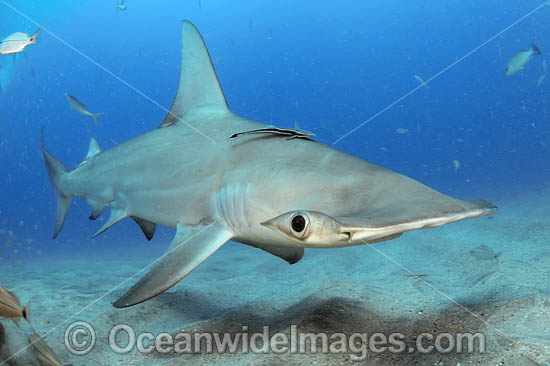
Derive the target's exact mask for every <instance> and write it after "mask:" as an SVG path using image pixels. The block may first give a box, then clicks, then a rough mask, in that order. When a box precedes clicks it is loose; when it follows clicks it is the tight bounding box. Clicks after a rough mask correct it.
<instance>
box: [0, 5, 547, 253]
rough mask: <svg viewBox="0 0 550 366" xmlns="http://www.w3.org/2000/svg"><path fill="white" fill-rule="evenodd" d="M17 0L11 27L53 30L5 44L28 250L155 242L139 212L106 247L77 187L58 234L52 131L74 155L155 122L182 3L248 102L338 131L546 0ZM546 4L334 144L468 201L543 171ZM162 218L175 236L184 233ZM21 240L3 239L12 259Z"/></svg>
mask: <svg viewBox="0 0 550 366" xmlns="http://www.w3.org/2000/svg"><path fill="white" fill-rule="evenodd" d="M8 3H9V6H8V5H6V4H5V3H1V4H0V12H1V14H2V23H1V25H0V32H1V34H2V35H3V36H6V35H8V34H10V33H12V32H14V31H24V32H28V33H33V32H34V31H35V30H36V28H37V27H38V26H37V24H40V25H41V26H42V27H43V28H44V30H43V31H42V33H41V34H40V35H39V37H38V42H37V44H36V45H33V46H29V47H27V48H26V50H25V51H24V54H25V56H23V55H22V54H18V55H17V59H16V61H15V63H14V62H13V59H12V57H11V56H2V57H1V58H0V64H1V65H2V68H1V70H0V85H1V87H2V95H1V97H0V108H1V111H2V113H1V115H0V116H1V120H0V164H1V167H2V173H3V174H2V175H1V178H0V180H1V185H2V195H1V197H2V198H1V204H0V210H1V213H0V228H2V229H3V230H6V231H12V232H13V235H14V236H15V238H17V239H16V240H17V241H18V242H23V241H26V242H27V243H28V244H29V246H30V247H31V249H29V252H30V254H28V255H30V256H31V257H32V255H34V254H33V253H36V250H38V249H40V250H41V252H42V253H43V255H47V254H48V253H56V252H61V253H65V252H67V250H70V251H71V255H75V254H76V255H77V253H79V251H82V252H83V253H88V252H93V251H94V250H101V249H104V248H111V247H112V246H113V245H120V246H124V245H129V244H128V242H129V241H131V240H128V237H129V235H135V240H134V241H135V242H136V243H139V244H140V245H141V243H140V241H141V240H143V238H141V237H139V236H138V235H140V234H139V233H138V231H137V228H136V227H134V226H135V225H134V224H133V223H131V222H129V223H126V222H125V223H121V224H118V225H117V226H115V227H114V228H112V229H110V230H109V232H107V233H106V234H104V238H101V237H100V238H98V239H97V240H95V242H94V244H93V246H92V244H91V243H90V239H89V235H90V234H91V233H93V232H94V231H95V230H96V226H97V225H98V224H97V223H90V222H88V220H87V219H86V217H87V216H88V215H89V209H88V207H87V205H86V204H85V203H84V202H83V201H82V200H81V199H79V198H76V199H75V200H74V202H73V204H72V206H71V208H70V210H69V214H68V217H67V220H66V222H65V226H64V228H63V231H62V234H61V235H60V237H59V239H58V240H57V242H53V241H49V240H48V238H49V237H50V235H51V232H52V227H53V222H54V216H55V199H54V196H53V193H52V191H51V188H50V184H49V181H48V178H47V174H46V171H45V168H44V166H43V162H42V158H41V155H40V149H39V143H38V136H39V129H40V127H41V126H44V127H45V141H46V145H47V146H48V148H49V149H50V150H51V151H52V153H53V154H54V155H55V156H56V157H57V158H58V159H59V160H60V161H62V162H63V163H64V164H65V165H66V166H67V167H69V168H73V167H75V166H76V165H77V164H78V163H79V162H80V161H81V160H82V158H83V157H84V155H85V154H86V151H87V147H88V141H89V139H90V137H92V136H93V137H95V138H96V139H97V140H98V141H99V143H100V146H101V147H102V148H103V149H107V148H109V147H111V146H113V145H115V144H117V143H120V142H122V141H125V140H127V139H129V138H131V137H133V136H136V135H139V134H141V133H143V132H145V131H148V130H151V129H153V128H155V127H156V126H157V125H158V124H159V122H160V121H161V120H162V119H163V118H164V116H165V114H166V111H165V110H164V109H165V108H169V106H170V105H171V102H172V99H173V96H174V93H175V89H176V86H177V77H178V70H179V54H180V24H181V20H182V19H189V20H191V21H193V22H194V23H195V24H196V25H197V27H198V28H199V30H200V31H201V33H202V35H203V36H204V38H205V41H206V43H207V46H208V48H209V51H210V54H211V57H212V60H213V63H214V66H215V68H216V71H217V73H218V77H219V79H220V82H221V85H222V88H223V90H224V92H225V95H226V98H227V100H228V103H229V106H230V108H231V109H232V110H233V111H234V112H235V113H237V114H239V115H241V116H243V117H246V118H250V119H254V120H259V121H264V122H267V123H270V122H273V123H275V124H277V125H279V126H284V127H292V126H293V124H294V121H298V122H299V124H300V126H301V127H302V128H304V129H306V130H310V131H313V132H315V133H316V138H317V139H318V140H319V141H321V142H323V143H326V144H333V143H334V141H336V140H338V139H339V138H340V137H342V136H343V135H345V134H346V133H348V132H349V131H350V130H352V129H354V128H355V127H356V126H358V125H359V124H361V123H362V122H364V121H366V120H368V119H369V118H371V116H373V115H374V114H375V113H377V112H379V111H381V110H382V109H384V108H385V107H387V106H388V105H391V104H392V103H393V102H395V101H396V100H397V99H399V98H400V97H402V96H403V95H405V94H406V93H408V92H409V91H411V90H412V89H414V88H416V87H417V86H418V85H419V84H418V81H417V80H416V79H415V75H418V76H420V77H421V78H422V79H424V80H428V79H429V78H430V77H431V76H434V75H436V74H438V73H439V72H441V71H442V70H444V69H445V68H447V67H448V66H449V65H452V64H453V63H454V62H455V61H457V60H461V58H462V57H463V56H465V55H466V54H468V53H469V52H470V51H472V50H474V49H476V48H477V47H478V46H480V45H482V44H483V43H484V42H486V41H487V40H489V39H491V37H493V36H495V35H496V34H498V33H499V32H502V31H503V30H505V29H506V28H507V27H509V26H510V25H511V24H513V23H514V22H515V21H517V20H518V19H520V18H521V17H522V16H523V15H525V14H527V13H528V12H529V11H531V10H533V9H534V8H535V7H536V6H538V5H540V4H541V2H540V1H524V2H520V3H518V2H505V3H502V2H501V1H498V2H497V1H484V2H477V1H445V2H441V1H426V2H423V3H422V4H417V3H411V4H406V3H404V2H387V1H370V2H362V1H343V2H339V3H338V4H336V3H332V2H317V1H303V2H300V3H299V4H297V3H296V2H293V1H277V2H257V1H240V2H238V4H232V5H230V4H229V3H225V2H214V1H208V0H201V1H200V2H199V1H188V2H176V1H173V2H163V3H155V4H153V3H151V2H148V1H139V0H136V1H128V2H127V4H128V9H127V11H125V12H118V13H117V12H116V11H115V9H114V4H113V3H111V2H109V1H84V2H78V3H76V2H71V1H58V2H55V3H54V4H50V3H47V4H46V3H36V2H8ZM14 9H16V10H14ZM548 12H550V7H547V6H543V7H541V8H540V10H538V11H537V12H535V13H534V14H532V15H530V16H528V17H527V18H525V19H524V20H522V21H521V22H519V23H518V24H516V25H514V26H513V27H511V28H510V29H508V30H506V31H505V32H503V33H502V34H500V35H499V36H497V37H496V38H495V39H493V40H492V41H490V42H489V43H487V44H485V45H484V46H483V47H481V48H479V49H478V50H477V51H476V52H474V53H473V54H471V55H470V56H468V57H466V58H464V59H463V60H461V61H460V62H458V63H457V64H456V65H454V66H452V67H450V68H449V69H448V70H447V71H445V72H443V73H442V74H441V75H439V76H438V77H437V78H435V79H434V80H432V81H431V82H430V83H429V86H428V87H426V88H421V89H419V90H417V91H416V92H414V93H413V94H412V95H410V96H409V97H407V98H405V99H403V100H402V101H400V102H398V103H397V104H395V105H394V106H393V107H391V108H389V109H388V110H386V111H384V112H383V113H382V114H380V115H379V116H378V117H376V118H374V119H373V120H371V121H370V122H368V123H367V124H365V125H364V126H363V127H361V128H360V129H358V130H357V131H355V132H354V133H352V134H350V135H349V136H347V137H345V138H344V139H342V140H340V141H338V142H337V143H336V144H334V147H336V148H338V149H341V150H343V151H346V152H349V153H351V154H353V155H355V156H358V157H361V158H363V159H365V160H368V161H370V162H373V163H375V164H378V165H382V166H384V167H386V168H389V169H392V170H395V171H398V172H400V173H403V174H405V175H408V176H410V177H413V178H415V179H417V180H419V181H421V182H423V183H425V184H428V185H430V186H431V187H433V188H436V189H438V190H440V191H442V192H445V193H448V194H452V195H454V196H457V197H460V198H464V199H473V198H477V197H483V198H488V199H493V200H494V199H499V198H501V197H503V196H506V195H509V194H513V193H523V194H529V192H530V191H533V192H536V191H537V189H542V188H544V187H546V186H547V182H548V178H549V177H550V169H549V168H548V166H549V164H548V163H549V161H550V157H549V156H550V154H549V152H550V151H549V149H550V128H549V127H548V122H547V121H546V115H547V109H548V107H547V95H548V88H549V85H550V84H548V82H549V81H550V79H546V80H543V81H542V83H541V84H540V85H539V86H537V80H539V78H540V77H542V75H545V70H544V69H543V62H544V60H546V59H548V54H549V52H550V42H549V41H547V39H546V38H545V31H546V28H547V25H546V24H545V22H544V21H543V19H545V18H546V16H548ZM531 42H534V43H536V45H537V46H538V47H539V48H540V49H541V51H542V55H541V56H536V57H534V58H533V59H532V60H531V61H530V62H529V63H528V64H527V65H526V67H525V69H524V70H522V71H521V72H519V73H517V74H516V75H513V76H510V77H505V76H504V68H505V65H506V62H507V61H508V59H509V58H510V57H511V56H512V55H514V54H515V53H516V52H518V51H519V50H521V49H525V48H529V46H530V43H531ZM106 70H108V72H107V71H106ZM136 91H137V92H136ZM65 92H68V93H70V94H72V95H74V96H76V97H77V98H79V99H80V100H82V101H83V102H84V103H85V104H86V105H87V106H88V108H89V109H90V110H91V111H93V112H102V113H105V115H104V116H101V117H99V123H100V126H99V127H96V126H94V125H93V123H92V121H91V119H89V118H87V117H84V116H81V115H79V114H77V113H75V112H73V111H72V110H70V109H69V107H68V105H67V103H66V100H65V97H64V93H65ZM143 95H146V96H147V98H145V97H144V96H143ZM148 99H150V100H153V101H155V102H156V103H158V104H159V105H161V106H162V107H163V108H160V107H159V106H158V105H155V103H152V102H151V101H150V100H148ZM396 129H406V130H408V132H407V133H402V134H400V133H396ZM454 160H457V161H459V162H460V168H459V169H455V165H454V163H453V161H454ZM104 215H105V214H104ZM163 233H164V234H161V235H160V236H161V238H162V241H163V243H166V242H167V241H168V240H169V238H170V237H171V235H172V234H171V231H169V230H168V231H163ZM136 245H138V244H136ZM162 245H166V244H162ZM12 250H13V247H12V246H7V247H5V246H1V247H0V257H4V258H7V257H10V256H12V255H13V253H12ZM23 254H24V253H20V254H19V255H23Z"/></svg>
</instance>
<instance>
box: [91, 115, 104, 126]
mask: <svg viewBox="0 0 550 366" xmlns="http://www.w3.org/2000/svg"><path fill="white" fill-rule="evenodd" d="M99 116H103V113H94V114H92V115H91V117H92V118H93V119H94V123H95V125H96V126H99V125H98V124H97V117H99Z"/></svg>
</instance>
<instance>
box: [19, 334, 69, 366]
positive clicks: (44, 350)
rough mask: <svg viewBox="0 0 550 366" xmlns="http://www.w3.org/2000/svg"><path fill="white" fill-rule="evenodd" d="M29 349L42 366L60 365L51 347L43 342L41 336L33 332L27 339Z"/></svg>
mask: <svg viewBox="0 0 550 366" xmlns="http://www.w3.org/2000/svg"><path fill="white" fill-rule="evenodd" d="M27 343H28V344H29V347H30V351H31V353H32V354H33V355H34V357H36V359H37V360H38V362H39V363H40V365H42V366H62V363H61V361H59V360H58V359H57V356H56V355H55V353H54V352H53V351H52V349H51V348H50V347H49V346H48V345H47V344H46V342H44V340H43V339H42V337H40V336H39V335H38V334H36V333H34V334H31V335H30V336H29V338H28V339H27Z"/></svg>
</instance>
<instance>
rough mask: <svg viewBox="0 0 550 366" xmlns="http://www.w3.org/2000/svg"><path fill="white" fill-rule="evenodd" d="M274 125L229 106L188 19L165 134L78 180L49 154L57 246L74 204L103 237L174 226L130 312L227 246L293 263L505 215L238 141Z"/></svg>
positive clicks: (94, 156) (390, 178) (115, 154)
mask: <svg viewBox="0 0 550 366" xmlns="http://www.w3.org/2000/svg"><path fill="white" fill-rule="evenodd" d="M266 127H268V126H267V125H266V124H263V123H260V122H255V121H251V120H247V119H244V118H241V117H239V116H237V115H235V114H233V113H232V112H231V111H230V110H229V109H228V108H227V105H226V102H225V98H224V95H223V93H222V90H221V88H220V86H219V83H218V80H217V77H216V74H215V72H214V69H213V67H212V64H211V61H210V58H209V56H208V51H207V49H206V47H205V45H204V43H203V41H202V38H201V36H200V34H199V32H198V31H197V29H196V28H195V27H194V26H193V25H192V24H191V23H189V22H187V21H184V22H183V31H182V60H181V74H180V80H179V87H178V91H177V94H176V97H175V100H174V103H173V105H172V108H171V110H170V113H169V114H168V115H167V117H166V118H165V120H164V121H163V122H162V124H161V125H160V126H159V128H157V129H154V130H152V131H150V132H148V133H145V134H143V135H140V136H138V137H135V138H133V139H131V140H129V141H127V142H125V143H122V144H120V145H118V146H115V147H114V148H112V149H109V150H106V151H101V150H100V149H99V146H98V144H97V143H96V142H95V140H93V139H92V141H91V143H90V151H89V153H88V155H87V156H86V158H85V159H84V161H83V162H82V163H81V164H80V165H79V166H78V167H76V168H75V169H74V170H72V171H68V170H67V169H66V168H65V167H64V166H63V165H62V164H61V163H60V162H58V161H57V160H56V159H55V158H54V157H53V156H52V155H51V154H50V153H49V152H48V151H47V150H46V149H45V148H44V145H43V144H42V151H43V155H44V160H45V163H46V167H47V170H48V175H49V177H50V180H51V182H52V185H53V188H54V192H55V195H56V197H57V200H58V204H57V218H56V225H55V231H54V237H55V236H57V234H58V233H59V230H60V229H61V226H62V225H63V221H64V218H65V215H66V212H67V209H68V206H69V203H70V200H71V198H72V197H73V196H77V195H78V196H81V197H83V198H84V199H85V200H86V202H88V204H90V206H91V207H92V214H91V216H90V218H92V219H95V218H97V217H98V216H99V214H100V213H101V211H102V209H103V208H104V207H105V206H107V207H109V208H110V210H111V216H110V218H109V220H108V221H107V223H106V224H105V225H104V226H103V227H102V228H101V229H99V230H98V231H97V232H96V234H95V235H98V234H99V233H101V232H103V231H104V230H106V229H107V228H109V227H110V226H112V225H114V224H115V223H116V222H118V221H119V220H121V219H123V218H126V217H132V218H133V219H134V220H135V221H136V222H137V223H138V224H139V226H140V227H141V228H142V230H143V232H144V233H145V235H146V236H147V238H149V239H150V238H151V237H152V235H153V234H154V230H155V225H156V224H161V225H166V226H169V227H175V228H177V231H176V235H175V237H174V239H173V241H172V244H171V245H170V247H169V248H168V250H167V251H166V253H165V254H164V255H163V256H162V257H161V258H160V259H159V260H158V261H156V262H155V263H154V266H153V268H152V269H151V270H150V271H149V273H147V274H146V275H145V276H144V277H143V278H142V279H141V280H140V281H139V282H138V283H137V284H136V285H134V286H133V287H132V288H131V289H130V290H129V291H128V292H127V293H126V294H125V295H124V296H123V297H122V298H120V299H119V300H118V301H117V302H115V304H114V305H115V306H116V307H126V306H131V305H134V304H137V303H140V302H143V301H145V300H147V299H150V298H151V297H153V296H156V295H158V294H160V293H162V292H163V291H165V290H166V289H168V288H170V287H171V286H173V285H174V284H176V283H177V282H178V281H180V280H181V279H183V278H184V277H185V276H186V275H187V274H189V273H190V272H191V271H192V270H193V269H194V268H196V267H197V266H198V265H199V264H200V263H202V262H203V261H204V260H205V259H206V258H207V257H208V256H210V255H211V254H212V253H214V252H215V251H216V250H217V249H218V248H219V247H221V246H222V245H223V244H224V243H225V242H227V241H228V240H233V241H237V242H241V243H244V244H248V245H251V246H254V247H257V248H260V249H263V250H265V251H267V252H269V253H271V254H274V255H276V256H279V257H281V258H283V259H284V260H286V261H287V262H289V263H291V264H292V263H296V262H298V261H299V260H300V259H301V258H302V256H303V253H304V248H307V247H311V248H335V247H345V246H353V245H361V244H368V243H373V242H378V241H385V240H390V239H393V238H396V237H398V236H400V235H401V234H402V233H403V232H405V231H410V230H415V229H420V228H425V227H434V226H439V225H443V224H446V223H449V222H453V221H458V220H462V219H466V218H471V217H476V216H482V215H488V214H491V213H493V212H494V211H495V210H496V208H495V207H494V206H493V205H491V204H490V203H488V202H486V201H473V202H466V201H461V200H457V199H454V198H451V197H449V196H446V195H443V194H441V193H439V192H436V191H434V190H432V189H430V188H428V187H426V186H425V185H422V184H421V183H418V182H416V181H414V180H412V179H410V178H407V177H405V176H403V175H400V174H398V173H395V172H392V171H389V170H387V169H384V168H381V167H378V166H376V165H373V164H370V163H368V162H366V161H364V160H361V159H358V158H356V157H353V156H351V155H348V154H345V153H343V152H340V151H338V150H335V149H333V148H331V147H328V146H326V145H323V144H321V143H318V142H315V141H312V140H309V139H304V138H294V139H290V140H289V139H288V138H287V137H288V136H285V135H281V134H279V133H272V134H271V133H262V134H257V133H252V134H241V135H240V137H239V138H237V139H231V138H230V136H232V135H234V134H237V133H242V132H246V131H255V130H258V129H265V128H266Z"/></svg>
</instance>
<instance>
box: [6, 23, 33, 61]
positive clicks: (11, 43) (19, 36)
mask: <svg viewBox="0 0 550 366" xmlns="http://www.w3.org/2000/svg"><path fill="white" fill-rule="evenodd" d="M38 33H40V28H38V30H37V31H36V32H34V34H33V35H32V36H29V35H28V33H23V32H15V33H12V34H10V35H9V36H7V37H6V38H4V39H3V40H2V42H0V55H10V54H12V53H13V54H15V53H17V52H21V51H23V50H24V49H25V47H27V46H28V45H30V44H36V37H37V36H38ZM14 60H15V58H14Z"/></svg>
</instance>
